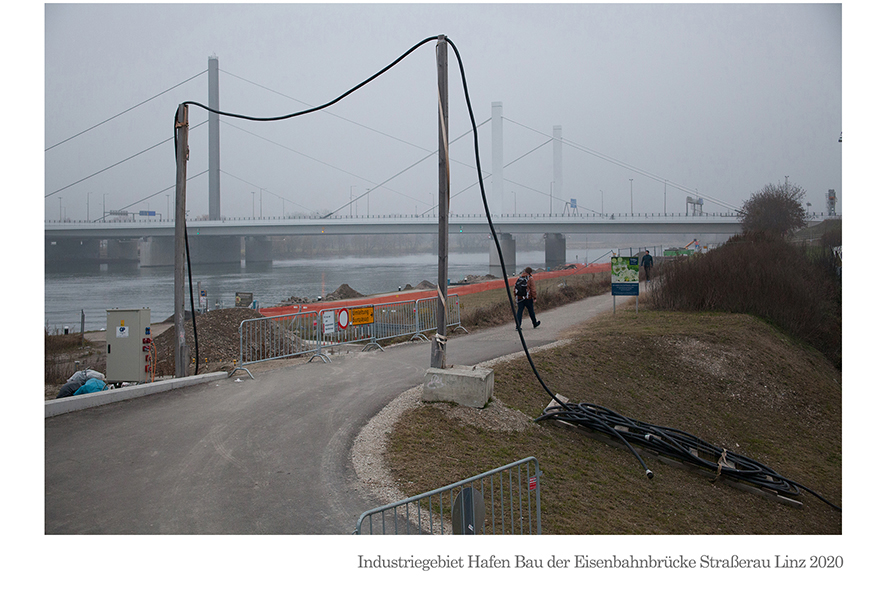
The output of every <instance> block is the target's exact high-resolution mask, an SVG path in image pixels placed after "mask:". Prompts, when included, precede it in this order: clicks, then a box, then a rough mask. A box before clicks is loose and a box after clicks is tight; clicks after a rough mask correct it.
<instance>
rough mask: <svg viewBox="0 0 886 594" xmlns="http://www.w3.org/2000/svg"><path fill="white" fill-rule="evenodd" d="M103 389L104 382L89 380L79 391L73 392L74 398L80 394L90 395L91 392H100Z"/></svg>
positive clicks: (94, 379)
mask: <svg viewBox="0 0 886 594" xmlns="http://www.w3.org/2000/svg"><path fill="white" fill-rule="evenodd" d="M104 389H105V382H103V381H101V380H100V379H96V378H90V379H88V380H86V383H84V384H83V385H82V386H80V389H79V390H77V391H76V392H74V396H79V395H80V394H91V393H92V392H101V391H102V390H104Z"/></svg>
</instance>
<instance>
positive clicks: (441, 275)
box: [431, 35, 449, 369]
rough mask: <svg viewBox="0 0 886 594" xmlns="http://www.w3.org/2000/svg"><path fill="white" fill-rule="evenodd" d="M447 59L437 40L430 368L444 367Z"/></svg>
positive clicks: (443, 41) (441, 42) (442, 44)
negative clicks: (434, 309) (434, 285)
mask: <svg viewBox="0 0 886 594" xmlns="http://www.w3.org/2000/svg"><path fill="white" fill-rule="evenodd" d="M448 75H449V59H448V47H447V44H446V38H445V37H444V36H443V35H441V36H440V37H439V38H438V39H437V106H438V110H437V111H438V113H439V127H438V131H439V133H438V137H439V149H438V151H437V153H438V177H439V190H438V192H439V194H438V197H437V200H438V206H439V208H438V209H437V212H438V221H439V222H438V227H437V232H438V236H437V237H438V239H437V254H438V255H437V297H438V299H439V300H438V302H437V335H436V336H435V337H434V340H433V341H432V342H431V367H432V368H436V369H443V368H444V367H446V294H447V289H448V286H447V285H448V282H449V280H448V276H449V260H448V258H449V78H448Z"/></svg>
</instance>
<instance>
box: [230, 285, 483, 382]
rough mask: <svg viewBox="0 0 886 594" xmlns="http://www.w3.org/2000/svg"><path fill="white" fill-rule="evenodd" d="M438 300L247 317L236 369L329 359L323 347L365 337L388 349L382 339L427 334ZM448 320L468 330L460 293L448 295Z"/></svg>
mask: <svg viewBox="0 0 886 594" xmlns="http://www.w3.org/2000/svg"><path fill="white" fill-rule="evenodd" d="M436 303H437V299H436V298H429V299H420V300H417V301H396V302H391V303H379V304H374V305H372V304H370V305H351V306H341V307H333V308H328V309H323V310H320V311H310V312H299V313H292V314H284V315H279V316H271V317H264V318H255V319H249V320H244V321H242V322H241V323H240V361H239V363H238V365H237V367H236V368H235V369H234V371H236V370H238V369H242V370H244V371H247V373H249V370H248V369H246V366H247V365H251V364H254V363H259V362H262V361H272V360H274V359H283V358H287V357H294V356H298V355H308V354H310V355H312V359H313V357H320V358H321V359H323V360H328V357H326V355H325V354H323V350H324V349H332V348H335V347H338V346H341V345H346V344H358V343H366V344H365V346H364V347H363V349H364V350H366V349H369V348H378V349H380V350H384V349H382V347H381V345H380V344H379V341H380V340H387V339H392V338H400V337H410V338H412V339H414V338H417V337H422V338H424V335H423V334H422V333H423V332H426V331H429V330H436V328H437V317H436V316H437V313H436ZM446 325H447V326H455V327H456V329H458V328H461V329H462V330H464V328H463V327H462V326H461V313H460V307H459V302H458V296H457V295H454V296H452V297H450V298H449V299H448V300H447V311H446ZM465 331H467V330H465ZM234 371H232V372H231V373H232V374H233V373H234ZM249 375H250V376H252V374H251V373H249Z"/></svg>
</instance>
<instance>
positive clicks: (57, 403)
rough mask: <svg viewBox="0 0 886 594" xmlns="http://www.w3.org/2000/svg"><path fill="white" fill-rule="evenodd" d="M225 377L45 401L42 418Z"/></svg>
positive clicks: (180, 380)
mask: <svg viewBox="0 0 886 594" xmlns="http://www.w3.org/2000/svg"><path fill="white" fill-rule="evenodd" d="M226 377H228V373H227V372H226V371H219V372H215V373H204V374H202V375H192V376H189V377H177V378H173V379H168V380H162V381H159V382H151V383H149V384H138V385H136V386H125V387H123V388H115V389H113V390H103V391H101V392H93V393H91V394H81V395H79V396H69V397H67V398H59V399H56V400H47V401H46V404H45V408H44V418H48V417H54V416H56V415H63V414H65V413H69V412H74V411H75V410H83V409H85V408H93V407H95V406H102V405H104V404H111V403H113V402H122V401H124V400H131V399H133V398H141V397H142V396H148V395H150V394H159V393H160V392H168V391H169V390H174V389H176V388H183V387H185V386H192V385H195V384H202V383H205V382H211V381H214V380H219V379H224V378H226Z"/></svg>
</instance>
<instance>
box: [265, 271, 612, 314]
mask: <svg viewBox="0 0 886 594" xmlns="http://www.w3.org/2000/svg"><path fill="white" fill-rule="evenodd" d="M609 267H610V265H609V262H605V263H601V264H588V265H584V264H575V265H572V267H571V268H567V269H566V270H552V271H550V272H544V271H542V272H536V273H533V276H534V277H535V278H536V279H538V280H543V279H548V278H559V277H564V276H573V275H576V274H593V273H596V272H606V271H608V270H609V269H610V268H609ZM516 280H517V277H516V276H512V277H509V278H508V286H511V285H513V284H514V282H515V281H516ZM501 285H502V281H501V279H497V280H493V281H486V282H482V283H474V284H470V285H449V287H448V290H447V291H446V293H447V295H471V294H473V293H481V292H483V291H489V290H491V289H501V288H502V286H501ZM392 295H397V296H401V297H402V296H406V295H408V296H409V300H417V299H425V298H428V297H434V296H436V295H437V291H436V290H434V289H429V290H424V291H399V292H397V293H384V294H381V295H372V296H367V297H357V298H354V299H342V300H339V301H316V302H313V303H296V304H294V305H284V306H280V307H262V308H260V309H259V310H258V312H259V313H260V314H261V315H263V316H281V315H286V314H291V313H298V312H305V311H319V310H321V309H329V308H330V306H331V304H335V306H338V305H341V306H342V307H352V306H355V305H375V304H378V303H388V302H390V300H391V296H392Z"/></svg>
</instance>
